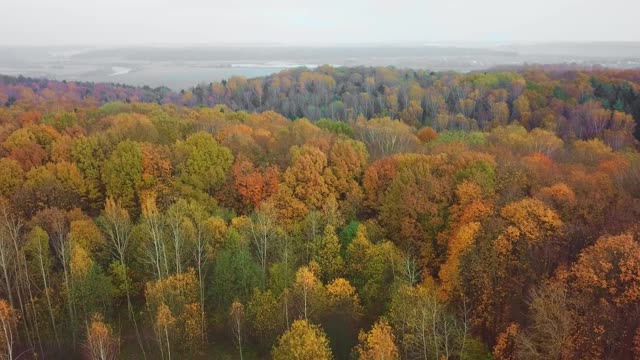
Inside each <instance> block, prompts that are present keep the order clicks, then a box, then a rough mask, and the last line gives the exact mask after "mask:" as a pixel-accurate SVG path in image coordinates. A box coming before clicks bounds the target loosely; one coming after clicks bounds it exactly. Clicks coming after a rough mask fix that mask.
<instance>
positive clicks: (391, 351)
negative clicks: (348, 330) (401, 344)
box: [356, 320, 399, 360]
mask: <svg viewBox="0 0 640 360" xmlns="http://www.w3.org/2000/svg"><path fill="white" fill-rule="evenodd" d="M358 339H359V340H360V343H359V344H358V346H357V347H356V352H357V353H358V359H360V360H396V359H398V358H399V353H398V346H396V338H395V336H394V335H393V329H392V328H391V326H390V325H389V324H388V323H387V322H386V320H379V321H378V322H376V323H375V324H374V325H373V327H372V328H371V330H369V332H367V333H364V332H362V331H361V332H360V335H359V336H358Z"/></svg>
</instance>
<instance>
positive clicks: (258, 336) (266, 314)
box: [247, 289, 285, 350]
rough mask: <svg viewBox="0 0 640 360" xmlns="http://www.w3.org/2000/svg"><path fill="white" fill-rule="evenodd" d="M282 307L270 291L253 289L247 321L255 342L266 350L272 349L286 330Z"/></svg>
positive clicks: (248, 305)
mask: <svg viewBox="0 0 640 360" xmlns="http://www.w3.org/2000/svg"><path fill="white" fill-rule="evenodd" d="M281 308H282V305H281V304H280V303H279V301H278V299H277V298H276V297H275V296H274V295H273V292H272V291H271V290H270V289H267V290H265V291H261V290H259V289H253V294H252V295H251V299H250V300H249V303H248V304H247V320H248V325H249V327H250V329H251V334H252V335H253V338H254V339H255V341H256V342H257V343H258V344H259V345H260V346H261V347H262V348H263V350H265V349H271V347H272V346H273V344H274V343H275V341H276V339H277V336H278V334H279V333H281V332H282V329H283V328H284V325H285V324H284V321H283V319H282V316H281V311H280V310H281Z"/></svg>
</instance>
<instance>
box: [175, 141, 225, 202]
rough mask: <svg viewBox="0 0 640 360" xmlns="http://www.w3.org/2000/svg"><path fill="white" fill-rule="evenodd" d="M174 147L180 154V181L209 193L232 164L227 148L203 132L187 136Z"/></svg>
mask: <svg viewBox="0 0 640 360" xmlns="http://www.w3.org/2000/svg"><path fill="white" fill-rule="evenodd" d="M176 148H177V151H178V152H179V153H180V155H181V156H182V161H181V163H180V165H179V170H180V178H181V179H182V181H184V182H185V183H186V184H188V185H191V186H193V187H195V188H196V189H198V190H200V191H203V192H206V193H209V194H211V193H212V192H213V191H215V190H218V189H219V187H220V186H221V185H222V183H223V182H224V180H225V178H226V174H227V172H228V171H229V169H230V168H231V165H232V164H233V155H232V154H231V151H230V150H229V149H227V148H226V147H224V146H221V145H220V144H218V142H217V141H216V140H215V139H214V138H213V137H212V136H211V135H209V134H207V133H204V132H199V133H196V134H193V135H191V136H189V137H188V138H187V140H186V141H184V142H179V143H178V144H177V145H176Z"/></svg>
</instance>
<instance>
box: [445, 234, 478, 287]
mask: <svg viewBox="0 0 640 360" xmlns="http://www.w3.org/2000/svg"><path fill="white" fill-rule="evenodd" d="M480 228H481V226H480V223H479V222H472V223H468V224H464V225H462V226H460V228H459V229H458V231H457V232H456V233H455V235H454V237H453V238H452V239H451V240H450V241H449V251H448V254H447V260H446V261H445V263H444V264H442V266H441V267H440V272H439V274H438V275H439V277H440V281H441V287H440V288H439V289H438V290H439V294H438V295H439V296H440V297H441V298H442V299H443V300H446V299H448V298H450V297H451V296H452V295H453V292H454V291H457V290H459V289H458V287H459V278H458V277H459V268H460V258H461V257H462V255H464V253H465V252H466V251H467V250H468V249H469V248H470V247H471V246H472V244H473V242H474V240H475V237H476V236H477V234H478V233H479V232H480Z"/></svg>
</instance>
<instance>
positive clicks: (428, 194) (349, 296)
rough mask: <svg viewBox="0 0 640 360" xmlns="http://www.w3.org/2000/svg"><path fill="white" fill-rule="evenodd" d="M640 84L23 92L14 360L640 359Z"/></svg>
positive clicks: (2, 83)
mask: <svg viewBox="0 0 640 360" xmlns="http://www.w3.org/2000/svg"><path fill="white" fill-rule="evenodd" d="M639 139H640V70H613V69H605V68H599V67H594V68H577V67H572V66H524V67H517V68H509V69H507V68H505V69H501V70H500V69H496V70H492V71H487V72H473V73H468V74H461V73H454V72H437V73H436V72H429V71H422V70H402V69H396V68H393V67H378V68H370V67H351V68H350V67H331V66H321V67H318V68H316V69H313V70H310V69H307V68H295V69H290V70H285V71H282V72H280V73H277V74H274V75H270V76H266V77H261V78H254V79H247V78H243V77H232V78H230V79H228V80H225V81H222V82H219V83H211V84H201V85H198V86H195V87H193V88H191V89H188V90H183V91H180V92H177V91H172V90H170V89H168V88H150V87H131V86H126V85H118V84H103V83H84V82H71V81H69V82H67V81H53V80H46V79H35V78H25V77H9V76H0V359H11V360H14V359H44V358H54V359H55V358H59V359H101V360H107V359H163V360H165V359H167V360H168V359H243V360H244V359H249V360H250V359H271V358H272V359H276V360H285V359H303V360H316V359H318V360H322V359H363V360H381V359H385V360H391V359H403V360H404V359H407V360H409V359H425V360H427V359H436V360H440V359H459V360H463V359H464V360H471V359H496V360H515V359H640V222H639V221H638V219H640V153H639V152H638V149H639V147H638V140H639Z"/></svg>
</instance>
